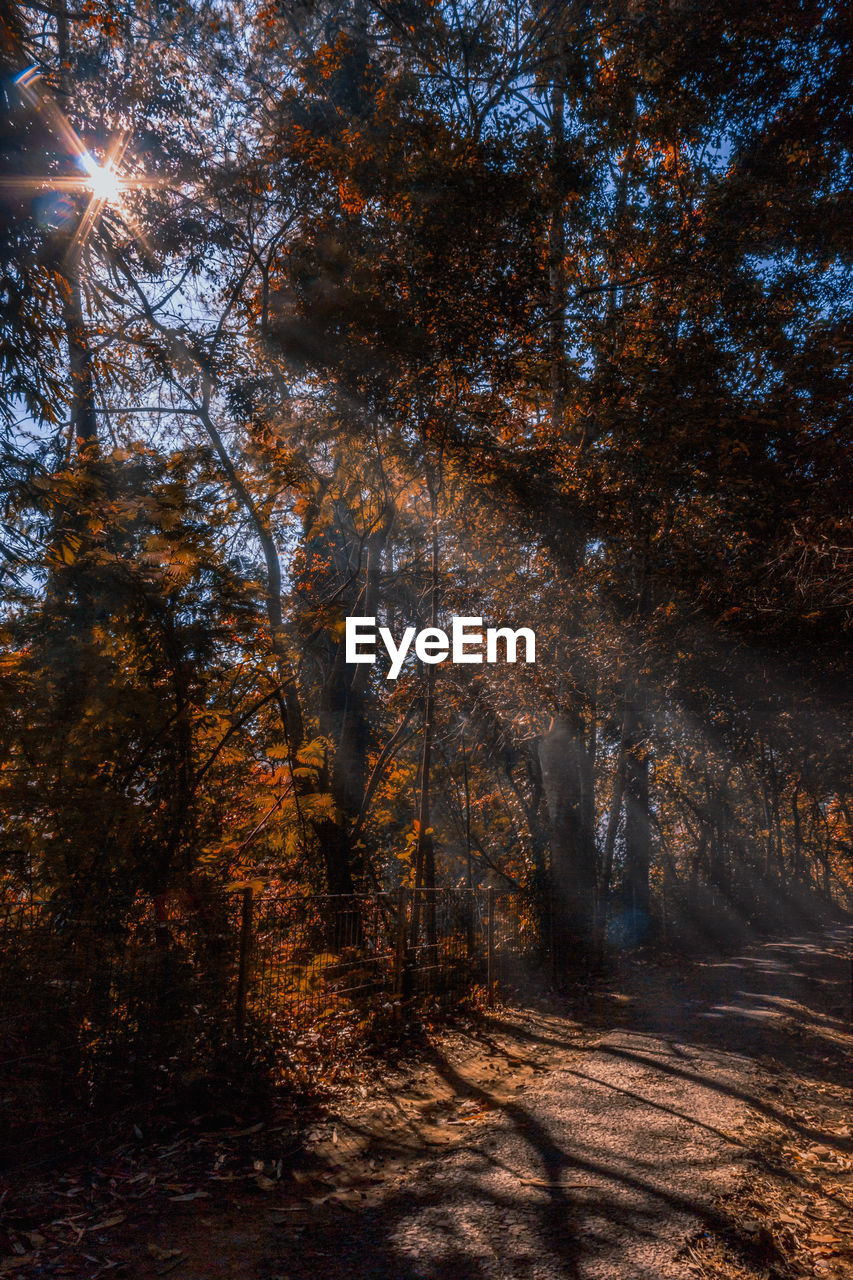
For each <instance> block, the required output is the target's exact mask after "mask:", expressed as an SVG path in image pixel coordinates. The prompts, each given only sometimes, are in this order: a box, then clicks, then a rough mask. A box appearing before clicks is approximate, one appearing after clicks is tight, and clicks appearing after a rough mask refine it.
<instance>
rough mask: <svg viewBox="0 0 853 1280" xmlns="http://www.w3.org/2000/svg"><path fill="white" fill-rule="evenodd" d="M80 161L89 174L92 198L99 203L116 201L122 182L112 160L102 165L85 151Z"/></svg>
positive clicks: (88, 183)
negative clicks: (111, 162)
mask: <svg viewBox="0 0 853 1280" xmlns="http://www.w3.org/2000/svg"><path fill="white" fill-rule="evenodd" d="M80 163H81V164H82V166H83V168H84V169H85V170H86V173H87V174H88V182H87V184H86V185H87V186H88V188H89V190H90V191H91V192H92V198H93V199H94V200H97V201H98V203H99V204H113V203H115V201H116V200H117V199H118V197H119V194H120V191H121V184H120V180H119V177H118V174H117V173H116V172H115V170H114V169H113V167H112V165H111V164H110V162H109V161H108V162H107V163H106V164H105V165H100V164H98V162H97V160H94V159H93V158H92V156H91V155H90V154H89V152H88V151H84V152H83V154H82V155H81V157H80Z"/></svg>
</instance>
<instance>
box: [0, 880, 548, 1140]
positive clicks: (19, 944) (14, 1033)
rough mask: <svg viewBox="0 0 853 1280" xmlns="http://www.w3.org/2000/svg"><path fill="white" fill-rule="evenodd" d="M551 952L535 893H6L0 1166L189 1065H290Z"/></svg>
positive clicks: (502, 978)
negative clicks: (123, 896)
mask: <svg viewBox="0 0 853 1280" xmlns="http://www.w3.org/2000/svg"><path fill="white" fill-rule="evenodd" d="M543 953H544V945H543V929H542V925H541V921H540V919H539V917H538V916H537V913H536V911H535V910H534V907H533V904H532V903H531V901H530V899H529V898H527V897H526V896H525V895H524V894H522V893H502V892H501V893H498V892H495V891H494V890H463V889H437V890H422V889H421V890H417V891H416V890H412V889H400V890H398V891H397V892H395V893H378V892H377V893H371V894H358V895H353V896H349V897H335V896H332V895H307V894H304V893H288V892H284V891H281V890H277V891H267V892H264V893H261V894H259V895H256V894H255V893H253V891H252V889H251V888H250V887H246V888H243V889H241V890H239V891H237V892H233V893H230V894H221V895H219V896H217V897H216V898H214V899H211V900H206V901H205V903H204V904H203V905H202V904H198V903H196V904H189V903H188V902H187V901H186V900H183V901H182V900H179V899H174V900H157V901H156V902H155V901H139V900H137V901H135V902H133V903H131V904H108V905H107V906H106V907H104V906H103V905H102V906H101V909H100V910H99V912H98V914H97V915H94V914H93V913H92V912H91V911H89V910H87V909H86V908H85V907H84V906H83V905H81V904H75V903H68V902H59V901H55V900H53V901H36V900H26V901H13V902H5V903H0V1161H5V1162H9V1161H10V1160H14V1159H16V1158H19V1157H20V1156H21V1154H22V1153H26V1152H27V1151H32V1150H34V1149H40V1150H41V1149H43V1150H44V1151H45V1152H46V1153H47V1154H55V1153H56V1152H57V1151H60V1150H61V1148H62V1146H63V1142H64V1138H65V1135H67V1134H69V1133H72V1132H73V1131H74V1130H75V1129H76V1128H77V1127H78V1126H79V1125H80V1124H81V1123H84V1122H85V1117H86V1116H92V1115H96V1114H100V1113H103V1111H104V1110H105V1109H107V1108H110V1107H115V1106H117V1105H118V1106H121V1105H124V1104H126V1103H129V1102H130V1101H133V1102H136V1103H138V1102H139V1101H152V1100H156V1098H157V1096H158V1094H162V1093H163V1092H167V1091H169V1090H170V1089H173V1088H174V1085H175V1082H176V1081H178V1082H180V1080H181V1079H182V1078H183V1077H184V1076H185V1075H186V1074H187V1073H192V1074H194V1075H198V1073H199V1071H200V1069H201V1070H209V1071H210V1072H211V1074H212V1073H213V1072H215V1071H216V1070H217V1069H220V1070H221V1069H222V1067H223V1064H227V1063H229V1062H230V1063H231V1065H232V1066H233V1065H234V1063H236V1062H238V1061H239V1062H240V1063H241V1064H245V1063H246V1061H247V1059H248V1060H251V1061H254V1062H255V1063H256V1064H261V1063H262V1064H263V1065H264V1067H265V1069H272V1070H273V1071H274V1072H275V1071H279V1073H280V1074H286V1071H287V1068H288V1065H289V1064H290V1063H291V1062H292V1061H293V1059H294V1057H295V1056H297V1054H298V1050H299V1048H300V1046H305V1045H306V1044H313V1045H315V1046H317V1048H318V1051H322V1052H326V1053H330V1054H333V1053H339V1052H341V1051H342V1050H344V1049H345V1048H346V1047H347V1045H348V1044H350V1043H352V1042H353V1040H354V1039H357V1038H358V1036H359V1035H360V1034H363V1033H365V1032H366V1031H367V1030H369V1029H371V1028H374V1027H376V1026H377V1025H380V1026H381V1025H382V1024H383V1023H394V1022H399V1021H401V1020H402V1019H403V1018H404V1017H405V1016H406V1012H407V1010H414V1009H419V1008H425V1007H429V1008H436V1007H440V1008H443V1009H445V1010H447V1009H452V1008H454V1007H455V1006H457V1005H458V1004H459V1003H460V1001H461V1000H462V999H463V998H464V997H466V996H467V995H469V994H471V993H476V994H478V995H479V996H481V997H482V998H483V999H487V1000H488V999H491V998H492V997H493V996H494V993H495V992H496V991H497V990H498V989H499V988H500V987H502V986H503V987H508V986H512V985H516V984H517V983H518V981H519V980H520V979H521V976H522V975H523V973H524V972H525V970H526V969H527V968H529V966H530V965H531V964H533V963H535V961H536V959H537V957H539V958H541V956H542V954H543Z"/></svg>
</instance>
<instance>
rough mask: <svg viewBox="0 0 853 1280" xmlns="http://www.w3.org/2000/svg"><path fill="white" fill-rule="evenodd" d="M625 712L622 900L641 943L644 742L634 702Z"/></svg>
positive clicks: (644, 925) (645, 860)
mask: <svg viewBox="0 0 853 1280" xmlns="http://www.w3.org/2000/svg"><path fill="white" fill-rule="evenodd" d="M625 714H626V719H627V720H628V722H629V730H628V740H627V743H626V749H625V899H626V907H627V910H628V913H629V915H630V919H631V936H632V939H633V941H634V942H642V941H644V940H645V939H646V938H647V937H648V932H649V927H650V923H651V900H650V892H649V867H650V864H651V829H650V825H649V756H648V741H647V737H646V733H645V730H644V728H643V726H642V724H641V720H640V716H639V712H638V710H637V707H636V705H635V704H633V703H629V704H628V705H627V706H626V711H625Z"/></svg>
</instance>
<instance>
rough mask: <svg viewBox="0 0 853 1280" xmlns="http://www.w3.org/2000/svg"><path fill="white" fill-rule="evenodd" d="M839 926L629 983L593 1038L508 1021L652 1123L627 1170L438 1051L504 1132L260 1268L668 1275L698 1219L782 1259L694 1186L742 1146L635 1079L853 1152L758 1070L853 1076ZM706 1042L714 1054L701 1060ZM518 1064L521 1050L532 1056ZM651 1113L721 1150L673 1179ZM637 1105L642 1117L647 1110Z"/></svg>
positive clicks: (447, 1069)
mask: <svg viewBox="0 0 853 1280" xmlns="http://www.w3.org/2000/svg"><path fill="white" fill-rule="evenodd" d="M841 937H842V931H836V933H835V934H834V935H831V936H830V939H829V941H828V942H827V941H826V940H823V939H821V938H819V937H816V936H814V935H811V936H807V937H804V938H799V939H790V940H786V941H784V942H769V943H768V942H764V943H761V944H758V945H756V946H755V947H754V948H750V949H746V950H745V951H744V952H743V953H742V954H740V955H738V956H733V957H729V958H725V959H716V960H713V961H711V962H708V963H707V964H705V965H702V966H694V967H692V968H691V971H690V973H677V972H666V971H664V970H657V971H655V972H654V973H653V974H652V975H651V976H650V974H649V973H647V974H645V975H641V976H640V977H639V979H638V980H637V981H635V982H634V984H633V990H631V991H629V994H630V995H631V997H632V998H631V999H630V1000H629V1001H628V1002H627V1003H623V1004H620V1005H619V1006H618V1011H617V1012H615V1013H614V1016H611V1017H608V1012H607V1009H606V1006H605V1007H604V1008H603V1009H599V1010H598V1012H597V1015H596V1018H595V1021H596V1023H597V1030H598V1031H603V1033H604V1034H603V1035H602V1036H601V1039H600V1040H599V1041H598V1043H597V1044H595V1045H592V1046H588V1047H586V1048H584V1047H583V1046H581V1045H579V1044H578V1041H577V1038H576V1032H575V1033H574V1034H572V1033H570V1032H567V1034H566V1035H565V1037H563V1036H561V1035H554V1034H553V1033H549V1032H548V1031H545V1030H540V1029H536V1027H535V1026H534V1027H531V1028H530V1029H529V1030H527V1031H525V1030H523V1029H522V1028H520V1027H519V1026H518V1024H517V1023H512V1024H511V1025H510V1024H507V1025H506V1028H505V1029H506V1030H509V1031H511V1033H512V1035H513V1037H514V1039H515V1041H516V1043H517V1042H518V1040H519V1038H523V1037H526V1038H527V1040H528V1042H529V1043H530V1045H531V1048H533V1047H541V1046H547V1047H548V1048H549V1049H552V1050H553V1049H558V1050H559V1049H564V1050H565V1053H566V1059H565V1063H564V1064H563V1065H562V1066H561V1067H560V1072H561V1077H560V1078H561V1080H562V1079H564V1080H565V1083H566V1086H568V1087H569V1088H571V1084H572V1082H573V1081H577V1082H578V1086H579V1088H580V1087H587V1088H588V1087H590V1086H594V1087H595V1088H596V1089H603V1090H605V1091H607V1093H608V1095H609V1096H612V1098H613V1099H614V1104H613V1105H614V1106H618V1105H622V1106H626V1107H627V1106H628V1105H629V1104H630V1106H632V1107H636V1108H637V1109H638V1112H639V1116H640V1117H641V1124H640V1128H639V1129H638V1132H637V1149H636V1153H635V1155H634V1157H633V1158H632V1160H631V1161H630V1163H626V1161H625V1159H624V1150H623V1151H618V1152H616V1153H615V1154H614V1153H613V1152H611V1151H608V1149H607V1145H606V1143H605V1144H604V1145H603V1146H602V1147H601V1148H600V1149H598V1150H593V1149H591V1146H590V1143H589V1142H587V1141H585V1135H584V1134H583V1133H580V1134H579V1133H577V1132H574V1131H570V1130H569V1129H568V1128H567V1126H566V1123H565V1114H563V1115H562V1116H561V1115H560V1114H558V1115H556V1116H554V1115H549V1113H548V1110H547V1108H545V1109H544V1110H543V1109H542V1108H541V1107H540V1106H536V1109H535V1110H534V1106H535V1100H534V1103H533V1105H527V1104H526V1101H524V1100H519V1101H506V1100H501V1099H500V1098H499V1097H498V1096H497V1095H496V1094H495V1093H494V1092H492V1091H491V1090H490V1089H489V1088H486V1087H484V1086H483V1085H481V1084H475V1083H472V1082H471V1081H470V1080H469V1079H466V1077H465V1076H464V1075H463V1074H462V1073H461V1072H460V1071H459V1070H458V1069H457V1068H456V1067H455V1066H454V1065H453V1064H452V1063H451V1062H450V1061H448V1059H447V1058H446V1057H445V1056H444V1055H443V1054H442V1053H440V1052H439V1051H438V1050H434V1051H433V1054H432V1065H433V1067H434V1068H435V1070H436V1071H437V1072H438V1073H439V1075H441V1076H442V1078H443V1079H444V1080H445V1081H446V1082H447V1084H448V1085H449V1086H450V1087H451V1088H452V1090H453V1092H454V1094H455V1096H456V1097H458V1098H459V1099H462V1100H469V1101H471V1102H474V1103H476V1104H478V1105H479V1106H480V1107H481V1108H482V1109H483V1110H484V1111H487V1112H489V1113H497V1114H498V1115H499V1121H498V1126H497V1128H495V1127H494V1126H492V1127H491V1128H489V1129H488V1130H486V1131H485V1132H482V1131H481V1132H480V1133H479V1134H477V1133H473V1132H472V1139H471V1141H470V1143H469V1145H468V1146H466V1147H463V1148H457V1149H456V1150H453V1151H450V1150H448V1151H447V1152H445V1153H442V1154H441V1155H440V1156H439V1157H437V1158H436V1157H432V1158H428V1159H427V1160H425V1161H424V1163H423V1164H422V1166H421V1169H420V1178H419V1179H418V1180H417V1181H413V1180H412V1179H411V1178H408V1179H406V1180H405V1181H404V1183H403V1184H402V1185H401V1186H400V1187H398V1188H393V1189H390V1190H388V1191H387V1193H386V1194H384V1195H383V1196H382V1197H381V1198H380V1199H379V1200H378V1202H377V1203H374V1204H369V1205H368V1206H367V1207H366V1208H365V1209H363V1210H361V1211H358V1212H356V1213H345V1212H344V1213H342V1212H338V1213H333V1214H331V1215H330V1216H329V1218H328V1219H327V1220H326V1221H324V1222H323V1223H321V1224H317V1225H315V1226H312V1227H309V1228H308V1229H307V1230H305V1231H303V1232H302V1233H301V1235H300V1236H299V1238H298V1239H294V1238H292V1237H290V1236H288V1237H287V1238H284V1239H282V1240H281V1242H280V1244H279V1243H277V1242H273V1241H271V1244H270V1249H269V1251H268V1253H267V1256H266V1259H265V1261H264V1263H263V1265H262V1266H261V1268H260V1269H259V1272H258V1274H259V1276H263V1277H265V1280H273V1277H285V1276H286V1277H288V1280H318V1277H320V1276H321V1275H322V1276H335V1277H338V1276H340V1277H345V1278H346V1280H439V1277H441V1280H444V1278H445V1277H449V1278H450V1280H509V1278H510V1277H512V1278H513V1280H516V1277H517V1278H518V1280H525V1278H528V1277H529V1278H530V1280H534V1278H535V1280H540V1278H542V1280H544V1278H545V1277H547V1278H548V1280H558V1278H559V1280H578V1278H580V1277H586V1276H594V1275H602V1276H604V1275H607V1276H611V1275H612V1276H614V1277H616V1276H625V1277H627V1276H629V1275H630V1276H631V1278H632V1280H646V1277H647V1278H648V1280H652V1277H655V1278H657V1277H658V1276H659V1275H662V1274H664V1272H662V1271H660V1270H658V1267H659V1262H660V1258H661V1249H662V1248H663V1249H664V1251H666V1248H667V1246H668V1247H669V1253H670V1256H671V1254H672V1248H671V1242H672V1239H673V1236H674V1235H675V1236H676V1237H677V1236H678V1235H679V1234H681V1235H684V1234H686V1232H687V1230H693V1229H696V1228H699V1229H700V1230H701V1229H704V1230H707V1231H709V1232H714V1233H716V1234H720V1235H724V1236H725V1237H726V1238H727V1240H728V1241H729V1243H730V1244H733V1245H734V1247H735V1248H736V1249H737V1250H738V1252H739V1253H740V1255H741V1257H742V1259H743V1261H744V1264H745V1265H749V1264H750V1263H752V1264H754V1266H755V1267H756V1269H760V1268H765V1269H766V1268H767V1267H768V1266H769V1265H772V1264H773V1262H774V1259H773V1257H771V1256H770V1253H769V1252H768V1250H769V1251H770V1252H771V1253H772V1249H773V1246H772V1242H770V1243H768V1241H767V1239H766V1238H764V1239H759V1240H756V1238H755V1236H754V1235H750V1234H749V1233H747V1232H746V1231H744V1229H743V1224H742V1223H741V1222H740V1221H738V1220H737V1218H736V1216H734V1215H733V1214H730V1213H728V1212H727V1211H726V1210H725V1209H724V1208H720V1207H719V1202H717V1203H715V1202H714V1198H713V1197H711V1196H709V1195H708V1190H707V1186H702V1185H699V1187H698V1189H694V1183H695V1182H696V1180H697V1178H698V1180H699V1183H700V1184H701V1180H702V1178H703V1177H704V1176H705V1173H706V1172H707V1170H705V1169H703V1168H701V1166H702V1165H703V1163H704V1164H707V1165H708V1169H711V1167H712V1166H713V1165H714V1164H715V1163H719V1162H722V1163H723V1164H725V1165H734V1164H736V1162H737V1161H738V1160H739V1159H741V1158H742V1153H743V1150H744V1144H743V1142H742V1141H741V1140H740V1139H739V1138H737V1137H736V1136H732V1135H731V1134H729V1133H727V1132H726V1131H725V1130H724V1129H723V1128H722V1127H717V1126H716V1125H715V1124H714V1123H713V1122H709V1120H708V1119H707V1118H704V1119H703V1118H701V1117H700V1116H696V1115H693V1114H692V1113H691V1111H690V1109H689V1108H687V1109H685V1108H684V1107H683V1106H679V1105H677V1103H671V1102H668V1101H666V1100H665V1098H664V1099H663V1100H662V1099H661V1097H652V1096H650V1095H651V1093H652V1091H653V1090H652V1089H651V1088H649V1089H648V1091H644V1089H643V1088H642V1087H638V1086H636V1085H635V1084H634V1083H633V1081H634V1080H635V1079H636V1078H637V1073H638V1072H639V1073H640V1078H641V1079H648V1080H651V1081H654V1082H656V1087H660V1088H661V1089H662V1090H663V1091H664V1093H665V1090H666V1088H667V1087H669V1086H678V1087H683V1088H685V1089H693V1088H699V1089H701V1090H706V1091H711V1093H712V1095H713V1094H719V1095H720V1096H721V1097H726V1098H729V1099H731V1100H733V1101H734V1102H736V1103H737V1104H745V1105H746V1106H747V1107H749V1108H751V1109H752V1111H753V1112H754V1113H756V1114H758V1115H760V1116H762V1117H764V1118H766V1119H770V1120H772V1121H774V1122H775V1123H777V1124H779V1125H781V1126H782V1127H783V1128H785V1127H787V1128H788V1129H789V1130H790V1131H791V1132H792V1133H795V1134H796V1135H797V1136H798V1137H800V1138H806V1139H808V1140H810V1141H813V1142H819V1143H822V1144H824V1145H826V1146H828V1147H831V1148H833V1149H835V1150H849V1148H850V1145H851V1144H850V1140H849V1139H848V1138H839V1137H838V1136H837V1135H835V1134H833V1133H829V1132H825V1131H824V1130H822V1129H820V1128H815V1127H813V1126H812V1125H810V1124H808V1123H806V1122H805V1121H801V1120H799V1119H797V1118H796V1117H794V1116H791V1115H790V1114H789V1113H788V1112H787V1111H785V1110H783V1109H782V1108H781V1107H779V1106H776V1105H774V1104H773V1103H772V1102H769V1101H768V1100H767V1099H766V1098H765V1097H764V1096H763V1085H762V1080H761V1079H760V1078H756V1077H755V1076H754V1074H751V1071H752V1068H753V1067H754V1066H759V1067H763V1068H765V1070H766V1068H767V1066H768V1064H773V1063H774V1062H781V1063H785V1064H786V1065H794V1066H795V1069H796V1070H797V1071H798V1072H800V1073H802V1074H804V1075H806V1076H807V1077H808V1078H811V1079H813V1080H816V1081H823V1080H829V1079H833V1080H835V1081H837V1080H838V1079H839V1078H842V1077H840V1076H839V1070H840V1069H842V1064H843V1059H844V1054H845V1049H846V1044H845V1041H846V1037H844V1036H843V1035H842V1034H841V1020H840V1019H839V1018H837V1017H833V1016H832V1013H831V1012H828V1009H829V1008H831V1006H832V1004H833V1001H837V997H838V996H839V992H841V990H842V989H843V986H844V983H845V980H846V976H847V969H846V965H845V961H844V958H843V956H842V955H841V954H839V950H840V949H839V946H838V943H839V941H840V939H841ZM613 1012H614V1011H612V1010H611V1013H613ZM792 1027H793V1029H792ZM501 1029H502V1024H501V1019H500V1017H496V1018H493V1019H490V1020H489V1021H488V1022H487V1023H486V1024H485V1026H484V1027H483V1028H482V1029H481V1032H480V1035H481V1037H482V1039H483V1041H484V1043H485V1044H490V1046H491V1047H492V1048H493V1049H494V1051H495V1052H502V1051H503V1052H506V1051H505V1050H502V1049H501V1046H500V1045H499V1044H498V1043H497V1041H496V1040H495V1039H494V1037H493V1035H492V1032H500V1031H501ZM696 1051H698V1052H699V1055H700V1061H701V1063H702V1064H703V1065H702V1067H700V1068H699V1069H697V1068H696V1066H695V1060H696V1059H695V1053H696ZM709 1055H710V1056H709ZM508 1056H509V1055H508ZM579 1056H582V1057H583V1059H584V1060H585V1061H588V1062H593V1061H595V1062H596V1063H598V1064H600V1063H603V1062H605V1061H608V1060H609V1061H610V1063H611V1064H612V1063H613V1062H614V1061H615V1062H617V1063H624V1065H625V1068H626V1075H628V1074H630V1073H633V1074H632V1079H631V1081H627V1080H626V1081H624V1082H623V1081H621V1080H617V1081H616V1082H614V1081H613V1080H608V1079H601V1078H599V1075H598V1074H590V1073H589V1072H588V1071H587V1070H585V1069H584V1061H581V1062H580V1063H579V1062H578V1057H579ZM514 1057H515V1059H516V1061H517V1060H518V1054H517V1053H516V1054H515V1055H514ZM726 1059H728V1060H730V1061H732V1062H735V1063H736V1064H741V1065H745V1068H746V1070H745V1072H738V1071H736V1072H735V1075H734V1078H733V1079H730V1078H728V1073H727V1072H726V1071H725V1070H723V1069H721V1071H720V1074H717V1071H716V1070H715V1069H714V1063H715V1062H720V1063H722V1062H723V1061H724V1060H726ZM531 1061H532V1059H531ZM744 1077H746V1079H747V1081H748V1083H746V1084H744V1082H743V1081H744ZM753 1080H754V1084H753ZM764 1083H766V1075H765V1080H764ZM649 1112H652V1113H656V1114H657V1115H658V1117H659V1119H662V1120H665V1118H666V1117H672V1120H673V1123H674V1124H676V1123H677V1124H679V1125H680V1126H681V1128H682V1130H683V1129H684V1128H685V1127H688V1128H689V1129H690V1131H691V1132H692V1133H694V1134H696V1135H698V1137H699V1138H700V1139H702V1140H705V1138H707V1142H708V1144H709V1147H708V1152H707V1155H705V1156H702V1157H700V1158H699V1159H698V1160H697V1156H696V1150H695V1147H694V1148H693V1149H692V1154H686V1153H685V1155H684V1156H683V1159H682V1160H681V1163H679V1155H678V1153H677V1152H676V1153H674V1155H673V1157H672V1165H673V1167H672V1168H671V1169H670V1170H669V1176H668V1178H667V1179H666V1180H664V1181H662V1180H661V1178H660V1177H659V1176H658V1174H659V1171H658V1169H657V1168H656V1166H655V1153H654V1151H652V1152H651V1153H650V1154H649V1153H646V1152H644V1151H643V1133H642V1117H643V1116H646V1115H647V1114H648V1113H649ZM569 1114H570V1113H569ZM625 1114H626V1117H627V1118H630V1116H631V1115H633V1112H632V1111H631V1112H628V1111H626V1113H625ZM635 1120H636V1117H635ZM593 1139H594V1135H593ZM721 1149H724V1150H725V1155H724V1156H721V1155H720V1151H721ZM519 1165H521V1169H520V1170H519V1167H518V1166H519ZM531 1171H532V1172H533V1173H534V1174H535V1176H530V1174H531ZM525 1174H526V1175H527V1176H525ZM626 1241H630V1242H632V1244H631V1248H632V1249H633V1250H634V1260H633V1262H631V1263H629V1264H627V1265H628V1266H629V1267H630V1269H629V1270H625V1269H623V1261H622V1254H623V1250H624V1248H625V1245H626ZM608 1268H610V1269H608Z"/></svg>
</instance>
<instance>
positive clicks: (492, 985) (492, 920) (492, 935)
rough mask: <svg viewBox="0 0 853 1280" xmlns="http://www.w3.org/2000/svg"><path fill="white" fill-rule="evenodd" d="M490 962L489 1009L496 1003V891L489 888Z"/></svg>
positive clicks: (488, 966) (488, 935)
mask: <svg viewBox="0 0 853 1280" xmlns="http://www.w3.org/2000/svg"><path fill="white" fill-rule="evenodd" d="M487 930H488V932H487V939H488V961H487V969H486V985H487V988H488V997H487V1003H488V1005H489V1008H491V1007H492V1005H493V1004H494V1003H495V891H494V889H493V888H491V887H490V888H489V920H488V926H487Z"/></svg>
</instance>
